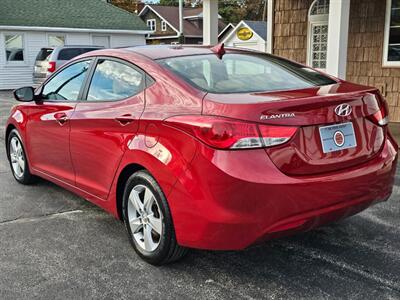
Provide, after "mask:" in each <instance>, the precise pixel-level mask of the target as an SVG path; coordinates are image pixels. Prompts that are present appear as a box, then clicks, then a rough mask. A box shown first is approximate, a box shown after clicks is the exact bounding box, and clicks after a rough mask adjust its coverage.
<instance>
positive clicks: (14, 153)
mask: <svg viewBox="0 0 400 300" xmlns="http://www.w3.org/2000/svg"><path fill="white" fill-rule="evenodd" d="M10 160H11V165H12V168H13V171H14V174H15V176H17V177H18V178H22V176H23V175H24V172H25V155H24V150H23V148H22V145H21V142H20V140H19V139H18V138H17V137H16V136H14V137H12V139H11V141H10Z"/></svg>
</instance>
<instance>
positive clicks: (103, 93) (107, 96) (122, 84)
mask: <svg viewBox="0 0 400 300" xmlns="http://www.w3.org/2000/svg"><path fill="white" fill-rule="evenodd" d="M144 78H145V76H144V74H143V72H142V71H140V70H139V69H137V68H136V67H135V66H133V65H131V64H129V63H127V62H124V61H120V60H113V59H111V58H104V59H103V58H99V59H98V60H97V62H96V66H95V70H94V73H93V77H92V79H91V82H90V86H89V87H88V89H87V97H86V98H87V100H86V101H83V102H80V103H78V105H77V106H76V109H75V112H74V114H73V116H72V119H71V138H70V141H71V157H72V162H73V165H74V167H75V172H76V186H77V187H78V188H80V189H82V190H84V191H86V192H88V193H90V194H92V195H94V196H96V197H99V198H102V199H107V196H108V193H109V190H110V187H111V184H112V182H113V179H114V175H115V172H116V170H117V168H118V165H119V163H120V161H121V159H122V156H123V154H124V152H125V150H126V149H127V147H128V144H129V141H131V140H132V138H133V137H134V136H135V134H136V132H137V130H138V126H139V119H140V116H141V114H142V112H143V110H144V86H145V80H144Z"/></svg>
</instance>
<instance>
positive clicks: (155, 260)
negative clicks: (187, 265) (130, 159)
mask: <svg viewBox="0 0 400 300" xmlns="http://www.w3.org/2000/svg"><path fill="white" fill-rule="evenodd" d="M138 201H140V202H138ZM122 210H123V212H122V213H123V220H124V223H125V227H126V230H127V232H128V236H129V240H130V242H131V244H132V246H133V248H134V249H135V251H136V253H137V254H138V255H139V256H140V257H141V258H142V259H143V260H145V261H146V262H148V263H150V264H152V265H158V266H159V265H164V264H168V263H171V262H174V261H177V260H179V259H181V258H182V257H183V256H185V255H186V253H187V252H188V249H187V248H184V247H181V246H179V245H178V243H177V241H176V237H175V229H174V225H173V222H172V217H171V213H170V209H169V206H168V203H167V200H166V198H165V195H164V193H163V192H162V190H161V188H160V186H159V185H158V183H157V182H156V180H155V179H154V178H153V176H151V175H150V174H149V173H148V172H147V171H138V172H136V173H134V174H133V175H132V176H130V177H129V179H128V180H127V183H126V185H125V190H124V195H123V203H122Z"/></svg>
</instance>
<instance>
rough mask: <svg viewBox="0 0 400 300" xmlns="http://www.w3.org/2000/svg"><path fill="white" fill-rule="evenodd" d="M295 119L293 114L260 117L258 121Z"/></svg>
mask: <svg viewBox="0 0 400 300" xmlns="http://www.w3.org/2000/svg"><path fill="white" fill-rule="evenodd" d="M295 117H296V115H295V113H285V114H275V115H261V117H260V120H275V119H287V118H295Z"/></svg>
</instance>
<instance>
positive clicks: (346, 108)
mask: <svg viewBox="0 0 400 300" xmlns="http://www.w3.org/2000/svg"><path fill="white" fill-rule="evenodd" d="M352 111H353V109H352V108H351V106H350V105H349V104H340V105H338V106H336V108H335V113H336V114H337V115H338V116H340V117H347V116H349V115H350V114H351V112H352Z"/></svg>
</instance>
